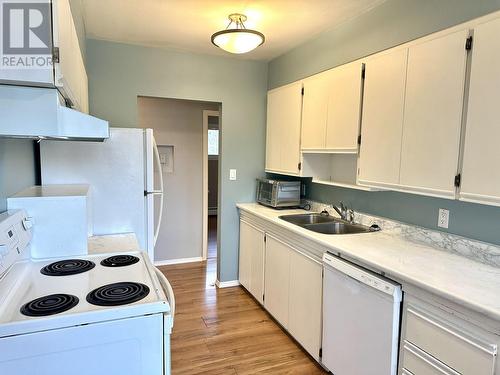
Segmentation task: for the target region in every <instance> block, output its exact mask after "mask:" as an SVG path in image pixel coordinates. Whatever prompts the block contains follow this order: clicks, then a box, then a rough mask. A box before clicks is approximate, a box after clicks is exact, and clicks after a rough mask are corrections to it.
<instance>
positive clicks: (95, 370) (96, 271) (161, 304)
mask: <svg viewBox="0 0 500 375" xmlns="http://www.w3.org/2000/svg"><path fill="white" fill-rule="evenodd" d="M31 225H32V224H31V223H30V221H29V218H28V217H27V215H26V213H25V212H24V211H10V212H9V213H3V214H0V374H9V375H21V374H23V375H24V374H37V375H39V374H40V375H48V374H51V375H53V374H59V375H63V374H64V375H66V374H72V375H84V374H93V375H94V374H95V375H100V374H103V375H104V374H127V375H139V374H140V375H168V374H170V333H171V330H172V327H173V316H174V310H175V299H174V296H173V292H172V288H171V286H170V284H169V282H168V280H167V279H166V278H165V276H164V275H163V274H162V273H161V272H160V271H159V270H158V269H156V268H155V267H154V266H153V265H152V264H151V262H150V260H149V258H148V256H147V254H146V253H144V252H130V251H129V252H127V251H124V252H123V253H113V254H99V255H89V256H82V257H74V256H72V257H71V258H51V259H41V260H40V259H36V260H34V259H31V257H30V254H29V243H30V240H31V229H30V227H31Z"/></svg>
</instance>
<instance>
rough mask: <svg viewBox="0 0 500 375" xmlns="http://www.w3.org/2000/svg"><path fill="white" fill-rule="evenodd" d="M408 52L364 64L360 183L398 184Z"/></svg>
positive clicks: (404, 51)
mask: <svg viewBox="0 0 500 375" xmlns="http://www.w3.org/2000/svg"><path fill="white" fill-rule="evenodd" d="M407 55H408V50H407V49H398V50H393V51H390V52H388V53H381V54H378V55H376V56H374V57H371V58H369V59H368V60H366V62H365V84H364V98H363V115H362V124H361V148H360V158H359V163H358V167H359V177H358V181H359V183H361V184H366V185H370V186H382V187H384V186H388V187H389V186H395V185H397V184H399V167H400V160H401V135H402V131H403V109H404V96H405V84H406V63H407Z"/></svg>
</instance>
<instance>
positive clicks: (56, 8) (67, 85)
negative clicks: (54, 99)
mask: <svg viewBox="0 0 500 375" xmlns="http://www.w3.org/2000/svg"><path fill="white" fill-rule="evenodd" d="M51 9H52V14H51V19H50V21H47V22H51V23H52V25H51V26H52V27H48V28H47V29H48V30H52V33H51V34H50V35H48V36H47V38H48V39H49V40H50V42H48V43H49V44H50V46H49V48H48V50H49V52H47V53H46V54H42V55H41V56H45V57H46V58H47V59H51V60H52V61H53V63H51V64H47V66H45V67H43V68H39V69H34V68H33V69H0V83H8V84H13V85H22V86H35V87H48V88H54V87H57V88H58V89H59V92H60V93H61V94H62V95H63V97H64V99H65V100H66V102H67V104H69V106H71V107H73V108H75V109H77V110H79V111H80V112H85V113H88V82H87V73H86V71H85V65H84V62H83V58H82V54H81V50H80V44H79V41H78V36H77V33H76V28H75V24H74V22H73V16H72V14H71V8H70V4H69V0H57V1H52V2H51ZM43 22H46V21H45V19H44V20H43ZM42 42H44V43H45V41H42ZM33 56H37V55H33ZM52 64H53V65H52Z"/></svg>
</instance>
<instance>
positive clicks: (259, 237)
mask: <svg viewBox="0 0 500 375" xmlns="http://www.w3.org/2000/svg"><path fill="white" fill-rule="evenodd" d="M239 281H240V284H241V285H243V286H244V287H245V288H246V289H247V290H248V291H249V292H250V293H251V294H252V295H253V296H254V297H255V299H257V301H259V302H260V303H261V304H262V303H263V294H264V232H263V231H261V230H260V229H257V228H256V227H254V226H253V225H251V224H248V223H246V222H245V221H243V220H241V221H240V259H239Z"/></svg>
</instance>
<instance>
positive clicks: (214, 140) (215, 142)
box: [208, 129, 219, 155]
mask: <svg viewBox="0 0 500 375" xmlns="http://www.w3.org/2000/svg"><path fill="white" fill-rule="evenodd" d="M208 155H219V130H218V129H208Z"/></svg>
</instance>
